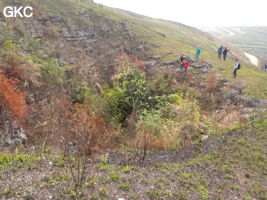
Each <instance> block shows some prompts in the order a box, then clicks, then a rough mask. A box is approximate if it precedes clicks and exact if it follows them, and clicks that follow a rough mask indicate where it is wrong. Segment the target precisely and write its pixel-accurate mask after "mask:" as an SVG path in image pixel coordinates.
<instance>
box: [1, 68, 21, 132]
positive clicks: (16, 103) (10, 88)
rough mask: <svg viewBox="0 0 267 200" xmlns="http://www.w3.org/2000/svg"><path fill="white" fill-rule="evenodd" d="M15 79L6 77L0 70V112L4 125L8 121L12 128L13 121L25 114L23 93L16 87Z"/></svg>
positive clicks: (19, 119)
mask: <svg viewBox="0 0 267 200" xmlns="http://www.w3.org/2000/svg"><path fill="white" fill-rule="evenodd" d="M17 84H18V80H17V79H8V78H7V77H6V76H5V75H4V72H3V71H0V113H1V118H2V121H3V123H4V126H7V124H6V121H10V122H11V123H9V126H10V127H9V128H10V129H11V130H12V128H13V127H12V125H13V123H12V122H13V121H17V122H21V120H22V119H23V118H24V117H25V116H26V103H25V100H24V99H25V93H24V92H22V91H20V90H19V89H18V87H17Z"/></svg>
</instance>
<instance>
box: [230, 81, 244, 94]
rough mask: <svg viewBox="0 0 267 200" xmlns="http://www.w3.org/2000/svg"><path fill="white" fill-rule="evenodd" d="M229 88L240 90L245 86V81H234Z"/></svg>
mask: <svg viewBox="0 0 267 200" xmlns="http://www.w3.org/2000/svg"><path fill="white" fill-rule="evenodd" d="M230 87H231V88H233V89H235V90H239V91H240V92H241V91H242V90H244V89H245V88H246V83H244V82H236V83H233V84H231V85H230Z"/></svg>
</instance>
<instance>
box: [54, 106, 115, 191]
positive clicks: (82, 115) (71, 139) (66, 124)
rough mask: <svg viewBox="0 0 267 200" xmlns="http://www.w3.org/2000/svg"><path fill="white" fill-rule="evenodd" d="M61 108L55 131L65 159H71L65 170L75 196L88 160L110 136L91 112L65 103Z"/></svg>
mask: <svg viewBox="0 0 267 200" xmlns="http://www.w3.org/2000/svg"><path fill="white" fill-rule="evenodd" d="M65 106H66V109H65V111H64V112H63V113H62V115H61V120H60V126H59V128H60V129H61V131H62V142H63V144H64V152H65V155H66V156H68V157H69V158H71V159H70V161H71V162H70V163H69V168H70V171H71V174H72V178H73V184H74V191H75V193H76V194H77V195H79V194H80V189H81V186H82V183H83V181H84V179H85V171H86V166H87V165H86V162H87V160H88V157H92V156H93V155H95V154H96V153H97V152H99V151H100V150H103V149H104V148H106V147H107V146H108V144H109V142H110V139H111V136H112V135H111V132H109V131H108V130H107V128H106V124H105V121H104V120H103V118H101V117H99V116H98V115H97V114H96V113H95V112H94V110H93V109H92V108H90V107H87V106H84V105H80V104H77V105H71V104H70V103H68V102H65Z"/></svg>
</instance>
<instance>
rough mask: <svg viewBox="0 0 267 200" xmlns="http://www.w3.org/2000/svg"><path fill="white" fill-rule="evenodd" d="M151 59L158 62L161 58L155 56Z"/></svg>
mask: <svg viewBox="0 0 267 200" xmlns="http://www.w3.org/2000/svg"><path fill="white" fill-rule="evenodd" d="M151 58H152V59H154V60H160V59H161V58H162V57H161V56H158V55H156V56H152V57H151Z"/></svg>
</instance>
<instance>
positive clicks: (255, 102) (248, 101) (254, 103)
mask: <svg viewBox="0 0 267 200" xmlns="http://www.w3.org/2000/svg"><path fill="white" fill-rule="evenodd" d="M234 100H235V102H236V103H239V104H243V105H245V106H248V107H262V106H266V105H267V99H260V98H250V97H244V96H236V97H235V99H234Z"/></svg>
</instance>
